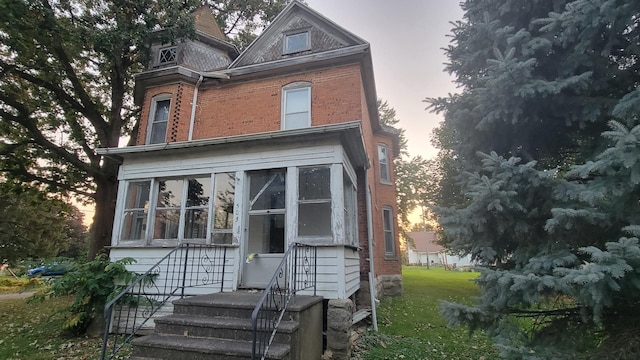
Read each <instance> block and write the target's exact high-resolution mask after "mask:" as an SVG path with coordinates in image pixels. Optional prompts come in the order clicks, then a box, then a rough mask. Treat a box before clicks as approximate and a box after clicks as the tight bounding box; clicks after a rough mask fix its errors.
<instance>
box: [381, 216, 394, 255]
mask: <svg viewBox="0 0 640 360" xmlns="http://www.w3.org/2000/svg"><path fill="white" fill-rule="evenodd" d="M387 216H388V219H387ZM394 219H395V217H394V215H393V208H392V207H391V206H388V205H384V206H382V234H383V235H382V236H383V240H384V241H383V244H384V257H385V258H395V257H396V254H397V249H396V240H395V226H394ZM386 220H388V221H386ZM387 222H388V223H389V226H390V228H389V229H387V228H386V223H387ZM387 234H389V235H390V239H388V238H387ZM388 241H391V243H388ZM388 247H389V248H390V249H391V251H387V248H388Z"/></svg>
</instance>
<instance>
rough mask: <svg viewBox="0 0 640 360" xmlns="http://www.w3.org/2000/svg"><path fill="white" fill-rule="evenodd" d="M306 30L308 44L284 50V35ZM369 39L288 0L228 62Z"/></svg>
mask: <svg viewBox="0 0 640 360" xmlns="http://www.w3.org/2000/svg"><path fill="white" fill-rule="evenodd" d="M301 32H307V33H308V43H309V46H308V48H307V49H306V50H302V51H295V52H287V51H286V48H285V45H284V41H285V37H286V36H287V35H291V34H296V33H301ZM358 45H364V46H366V47H367V48H368V47H369V43H367V42H366V41H364V40H363V39H361V38H359V37H358V36H356V35H354V34H352V33H351V32H349V31H347V30H346V29H344V28H342V27H340V26H339V25H337V24H335V23H334V22H332V21H331V20H329V19H327V18H326V17H324V16H322V15H321V14H320V13H318V12H316V11H315V10H313V9H311V8H309V7H308V6H306V5H304V4H302V3H300V2H298V1H295V0H294V1H292V2H291V3H289V5H287V7H285V8H284V9H283V10H282V12H281V13H280V14H279V15H278V16H277V17H276V18H275V19H274V20H273V22H272V23H271V25H269V27H267V29H265V31H264V32H263V33H262V34H261V35H260V36H259V37H258V38H256V39H255V40H254V41H253V42H252V43H251V45H249V47H248V48H247V49H246V50H245V51H244V52H243V53H242V54H241V55H240V56H239V57H238V58H237V59H236V60H235V61H234V62H233V63H232V64H231V66H230V67H229V68H237V67H242V66H248V65H255V64H260V63H266V62H270V61H276V60H282V59H286V58H289V57H296V56H300V55H309V54H317V53H322V52H326V51H332V50H338V49H344V48H349V47H354V46H358Z"/></svg>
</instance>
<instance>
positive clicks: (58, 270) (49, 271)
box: [27, 264, 67, 277]
mask: <svg viewBox="0 0 640 360" xmlns="http://www.w3.org/2000/svg"><path fill="white" fill-rule="evenodd" d="M66 272H67V269H66V267H64V266H62V265H57V264H54V265H41V266H38V267H35V268H33V269H29V270H27V276H29V277H34V276H59V275H64V274H65V273H66Z"/></svg>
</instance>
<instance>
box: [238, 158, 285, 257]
mask: <svg viewBox="0 0 640 360" xmlns="http://www.w3.org/2000/svg"><path fill="white" fill-rule="evenodd" d="M247 177H248V181H249V231H248V238H249V239H248V244H247V248H248V251H249V253H260V254H264V253H268V254H274V253H284V251H285V238H284V236H285V235H284V234H285V210H286V197H285V196H286V192H285V191H286V171H285V170H284V169H270V170H258V171H251V172H248V173H247Z"/></svg>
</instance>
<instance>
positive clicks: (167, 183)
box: [153, 179, 183, 239]
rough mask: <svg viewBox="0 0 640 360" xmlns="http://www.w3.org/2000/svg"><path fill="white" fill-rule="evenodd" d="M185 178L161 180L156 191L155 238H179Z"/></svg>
mask: <svg viewBox="0 0 640 360" xmlns="http://www.w3.org/2000/svg"><path fill="white" fill-rule="evenodd" d="M182 190H183V180H182V179H175V180H160V181H158V191H157V192H156V209H155V217H154V221H153V239H177V238H178V227H179V226H180V208H181V206H182Z"/></svg>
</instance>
